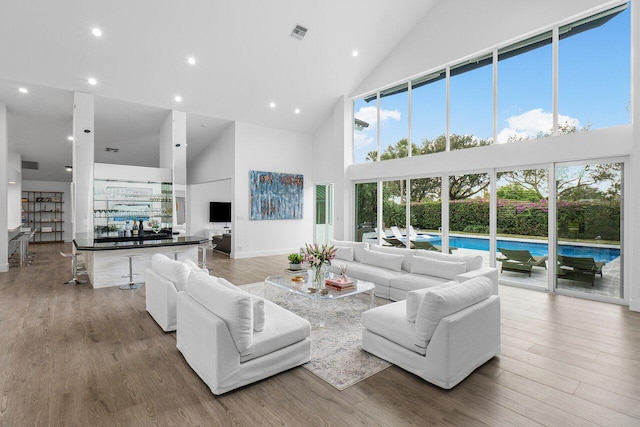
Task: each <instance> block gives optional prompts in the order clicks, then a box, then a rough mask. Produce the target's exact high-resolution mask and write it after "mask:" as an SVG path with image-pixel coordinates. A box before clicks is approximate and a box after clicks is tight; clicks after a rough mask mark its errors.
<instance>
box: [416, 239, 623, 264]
mask: <svg viewBox="0 0 640 427" xmlns="http://www.w3.org/2000/svg"><path fill="white" fill-rule="evenodd" d="M429 236H430V238H429V243H432V244H434V245H440V244H442V238H441V237H440V236H434V235H429ZM418 240H420V239H418ZM449 246H455V247H456V248H462V249H477V250H480V251H488V250H489V239H488V238H482V237H459V236H450V237H449ZM496 247H498V248H505V249H527V250H528V251H529V252H531V255H535V256H542V255H548V254H549V248H548V245H547V244H546V243H537V242H521V241H513V240H502V239H498V241H497V245H496ZM558 252H559V253H560V255H567V256H575V257H590V258H593V259H594V260H596V261H602V262H610V261H613V260H614V259H616V258H618V257H619V256H620V249H616V248H607V247H596V246H576V245H559V246H558Z"/></svg>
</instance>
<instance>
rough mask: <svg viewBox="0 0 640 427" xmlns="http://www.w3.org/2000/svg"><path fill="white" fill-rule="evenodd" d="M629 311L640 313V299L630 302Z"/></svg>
mask: <svg viewBox="0 0 640 427" xmlns="http://www.w3.org/2000/svg"><path fill="white" fill-rule="evenodd" d="M629 310H631V311H640V299H637V300H630V301H629Z"/></svg>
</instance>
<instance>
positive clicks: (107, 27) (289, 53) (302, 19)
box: [0, 0, 437, 179]
mask: <svg viewBox="0 0 640 427" xmlns="http://www.w3.org/2000/svg"><path fill="white" fill-rule="evenodd" d="M436 1H437V0H405V1H403V2H402V3H401V4H399V3H398V2H391V1H388V0H369V1H367V2H363V1H355V0H347V1H337V0H331V1H313V2H312V1H304V0H271V1H264V0H239V1H222V0H193V1H189V2H177V1H168V0H160V1H158V0H137V1H130V0H111V1H99V0H57V1H45V0H34V1H14V2H5V4H3V6H2V13H1V14H0V40H3V42H2V43H0V78H2V79H5V80H7V81H8V82H5V86H6V85H9V92H10V90H11V89H13V90H16V89H17V86H20V85H24V86H28V85H29V84H32V85H37V86H40V87H42V88H43V90H47V89H49V88H54V89H58V90H60V91H61V93H60V94H59V95H60V98H59V100H60V102H61V103H64V102H66V103H67V104H68V102H69V99H72V95H71V93H72V92H73V91H84V92H91V93H94V94H96V95H97V96H100V97H104V98H110V99H112V100H119V101H127V102H130V103H134V104H140V105H143V106H148V107H149V108H151V109H156V110H157V111H156V113H157V114H148V115H147V116H148V117H149V118H151V119H150V120H151V121H152V122H153V120H154V118H155V120H157V119H158V116H159V115H160V112H159V110H165V111H168V110H170V109H179V110H182V111H186V112H187V113H188V114H189V116H190V117H194V119H193V126H192V127H191V129H192V130H194V131H195V129H196V127H197V126H201V125H202V123H201V122H203V120H206V119H207V118H209V119H212V120H216V122H215V124H213V125H212V127H211V128H209V129H210V132H209V137H210V136H211V135H213V134H214V133H215V132H218V133H219V132H220V130H221V128H223V127H224V125H226V124H228V123H229V121H241V122H249V123H255V124H259V125H264V126H270V127H275V128H280V129H287V130H293V131H298V132H305V133H311V132H313V131H315V130H316V129H317V128H318V127H319V126H320V124H322V122H323V121H324V120H325V119H326V118H327V117H328V115H329V113H330V111H331V108H332V106H333V104H334V103H335V102H336V101H337V99H339V97H340V96H341V95H343V94H348V93H350V92H351V91H352V90H353V89H354V88H355V87H356V85H357V84H358V83H359V82H361V81H362V80H363V79H364V78H365V77H366V76H367V75H368V73H370V72H371V71H372V70H373V69H374V68H375V66H376V65H377V64H378V63H380V62H381V61H382V59H383V58H384V57H385V56H386V55H388V54H389V52H390V51H391V50H392V49H393V47H394V46H395V45H396V44H397V43H398V42H399V41H400V40H402V38H403V37H405V35H406V34H407V33H408V32H409V31H410V30H411V28H412V27H413V26H415V25H416V23H417V22H418V21H419V20H420V19H421V18H422V17H423V16H424V15H425V14H426V13H427V12H428V11H429V10H430V8H431V7H432V6H433V5H434V4H435V3H436ZM296 24H299V25H302V26H304V27H306V28H308V32H307V35H306V37H305V38H304V39H303V40H296V39H294V38H292V37H290V33H291V30H292V29H293V28H294V26H295V25H296ZM95 27H97V28H100V29H101V30H102V36H101V37H96V36H94V35H93V34H92V31H91V30H92V28H95ZM354 50H357V51H358V53H359V54H358V56H357V57H354V56H353V55H352V52H353V51H354ZM189 56H193V57H194V58H195V60H196V63H195V65H190V64H188V63H187V58H188V57H189ZM89 77H93V78H95V79H97V82H98V83H97V85H95V86H92V85H89V84H88V83H87V79H88V78H89ZM63 92H64V94H63ZM21 95H22V94H21ZM176 95H180V96H181V97H182V101H181V102H176V101H175V99H174V97H175V96H176ZM28 96H34V97H35V96H39V95H38V91H31V92H30V94H28ZM70 97H71V98H70ZM63 98H64V99H65V101H63ZM12 99H13V95H12V94H11V95H6V94H5V93H3V92H0V102H3V103H6V104H7V105H8V109H9V112H10V113H12V110H16V111H17V108H16V107H14V106H13V105H12V102H13V101H12ZM33 102H34V103H39V102H46V101H44V100H43V99H41V98H38V100H35V101H33ZM114 102H115V101H114ZM114 102H112V103H111V107H114V108H116V109H117V108H118V106H117V105H116V104H114ZM270 102H274V103H275V104H276V107H275V108H269V103H270ZM124 105H125V104H122V105H121V106H123V110H122V111H126V108H125V107H124ZM132 108H133V107H132ZM134 109H135V108H134ZM295 109H299V110H300V113H299V114H295V113H294V110H295ZM122 111H121V112H120V115H122V114H123V112H122ZM98 113H99V111H98V109H96V114H98ZM16 114H17V113H16ZM64 114H66V115H67V117H68V116H70V114H71V111H70V110H67V111H66V112H65V113H64ZM109 114H111V115H114V114H115V115H118V112H117V111H115V112H111V113H109ZM33 118H34V119H35V118H36V117H35V116H34V117H33ZM140 120H142V121H144V120H145V119H143V118H141V119H140ZM24 121H25V120H23V121H22V122H24ZM26 121H28V120H26ZM107 121H108V120H107ZM198 122H200V123H198ZM31 123H32V125H33V126H37V125H36V124H35V122H34V121H33V120H31ZM196 123H197V124H196ZM9 125H10V126H12V124H11V123H9ZM99 125H100V124H99V121H98V117H97V118H96V132H97V131H98V130H99ZM13 126H14V127H16V126H18V128H16V129H14V135H15V134H16V132H17V133H20V132H22V131H24V130H25V129H23V127H24V126H25V125H24V123H21V122H20V121H19V120H17V121H15V122H14V123H13ZM214 129H215V132H214ZM121 130H123V129H121ZM43 131H45V129H43ZM105 132H111V133H112V134H114V133H115V134H117V135H116V136H117V138H120V139H126V135H122V132H120V133H118V131H114V130H107V129H106V128H105ZM10 133H11V131H10ZM196 133H198V132H196ZM199 133H200V134H202V133H203V131H202V129H200V132H199ZM96 135H97V133H96ZM50 136H51V138H53V137H54V135H53V131H52V132H51V133H50ZM56 138H57V136H56ZM27 139H28V138H22V141H21V142H20V146H19V148H18V150H20V151H22V150H23V149H24V154H25V155H26V154H27V153H28V155H29V157H32V153H36V154H37V152H38V150H37V148H36V147H35V145H33V146H32V143H31V142H28V141H27ZM34 139H37V140H38V141H39V142H38V143H39V144H40V147H42V146H44V144H45V143H46V142H45V139H48V138H42V137H38V138H34ZM201 139H202V140H203V143H202V146H200V145H198V143H196V142H194V146H193V147H192V150H191V152H190V154H189V156H190V157H191V156H196V155H197V154H199V153H198V151H201V150H203V149H204V147H206V144H207V140H208V139H207V138H201ZM194 141H195V140H194ZM10 143H11V141H10ZM34 144H35V142H34ZM64 147H66V146H64ZM64 147H63V148H62V149H61V150H62V151H64V150H67V151H68V156H70V153H71V152H70V147H66V148H64ZM67 151H65V152H67ZM36 154H33V157H34V158H29V159H28V160H34V161H38V160H41V161H43V160H44V159H43V158H41V159H39V158H38V156H37V155H36ZM41 154H42V153H40V155H41ZM69 158H70V157H69ZM38 179H47V178H46V176H42V177H39V178H38Z"/></svg>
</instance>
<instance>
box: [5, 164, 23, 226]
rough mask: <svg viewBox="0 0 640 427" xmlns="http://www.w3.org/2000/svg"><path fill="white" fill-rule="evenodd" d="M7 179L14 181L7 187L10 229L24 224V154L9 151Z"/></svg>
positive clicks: (8, 223)
mask: <svg viewBox="0 0 640 427" xmlns="http://www.w3.org/2000/svg"><path fill="white" fill-rule="evenodd" d="M7 175H8V176H7V180H8V181H9V182H14V184H11V183H10V184H9V185H8V187H7V226H8V227H9V229H10V230H11V229H13V228H16V227H19V226H20V225H21V224H22V202H21V200H22V156H21V155H20V154H18V153H9V156H8V162H7Z"/></svg>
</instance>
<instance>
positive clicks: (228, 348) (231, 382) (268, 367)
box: [176, 273, 311, 395]
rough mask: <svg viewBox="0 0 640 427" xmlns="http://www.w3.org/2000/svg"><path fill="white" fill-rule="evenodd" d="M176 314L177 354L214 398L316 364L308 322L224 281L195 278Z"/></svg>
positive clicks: (212, 277) (181, 299) (180, 298)
mask: <svg viewBox="0 0 640 427" xmlns="http://www.w3.org/2000/svg"><path fill="white" fill-rule="evenodd" d="M260 305H262V307H263V308H262V309H260V308H259V307H260ZM256 306H257V307H256ZM177 308H178V329H177V332H176V341H177V347H178V350H179V351H180V352H181V353H182V355H183V356H184V358H185V360H186V361H187V363H188V364H189V366H191V368H192V369H193V370H194V371H195V373H196V374H198V376H199V377H200V378H201V379H202V380H203V381H204V382H205V384H207V386H208V387H209V388H210V389H211V391H212V392H213V394H216V395H219V394H223V393H226V392H228V391H230V390H233V389H236V388H238V387H242V386H244V385H246V384H250V383H253V382H256V381H259V380H262V379H264V378H267V377H270V376H272V375H275V374H277V373H280V372H282V371H285V370H287V369H291V368H293V367H296V366H298V365H302V364H303V363H306V362H308V361H309V360H310V358H311V339H310V338H309V336H310V333H311V326H310V324H309V322H308V321H306V320H305V319H302V318H301V317H299V316H297V315H295V314H293V313H291V312H289V311H288V310H285V309H284V308H281V307H279V306H277V305H276V304H274V303H272V302H270V301H267V300H264V299H262V298H259V297H256V296H253V295H249V294H248V293H247V292H244V291H243V290H241V289H239V288H237V287H235V286H233V285H231V284H230V283H228V282H226V281H224V280H223V279H217V278H215V277H214V276H208V275H205V274H196V273H194V274H191V275H190V276H189V279H188V285H187V291H186V292H180V293H179V294H178V305H177ZM256 308H258V310H256Z"/></svg>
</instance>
